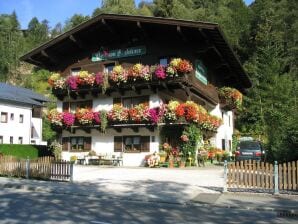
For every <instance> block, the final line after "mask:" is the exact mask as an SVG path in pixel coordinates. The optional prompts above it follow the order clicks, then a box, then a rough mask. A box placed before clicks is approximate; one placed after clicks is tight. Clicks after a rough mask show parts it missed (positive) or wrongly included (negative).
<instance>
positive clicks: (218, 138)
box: [210, 105, 234, 151]
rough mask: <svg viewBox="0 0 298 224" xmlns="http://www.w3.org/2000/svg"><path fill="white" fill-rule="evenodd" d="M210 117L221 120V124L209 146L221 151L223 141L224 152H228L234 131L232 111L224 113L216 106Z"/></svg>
mask: <svg viewBox="0 0 298 224" xmlns="http://www.w3.org/2000/svg"><path fill="white" fill-rule="evenodd" d="M210 113H211V114H212V115H215V116H217V117H220V118H222V120H223V124H222V125H221V126H220V127H219V128H218V130H217V134H216V135H215V137H214V138H212V139H211V144H213V145H214V146H216V147H217V148H220V149H222V139H225V147H226V151H229V150H230V148H229V141H231V142H232V135H233V131H234V118H233V112H232V111H224V110H221V109H220V106H219V105H217V106H216V107H215V108H214V109H213V110H212V111H211V112H210Z"/></svg>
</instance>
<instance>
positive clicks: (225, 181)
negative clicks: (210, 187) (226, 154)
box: [222, 160, 228, 193]
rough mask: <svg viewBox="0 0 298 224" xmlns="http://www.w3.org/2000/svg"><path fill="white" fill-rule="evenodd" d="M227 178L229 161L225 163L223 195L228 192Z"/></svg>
mask: <svg viewBox="0 0 298 224" xmlns="http://www.w3.org/2000/svg"><path fill="white" fill-rule="evenodd" d="M227 176H228V162H227V160H225V161H224V185H223V191H222V192H223V193H224V192H227V191H228V189H227Z"/></svg>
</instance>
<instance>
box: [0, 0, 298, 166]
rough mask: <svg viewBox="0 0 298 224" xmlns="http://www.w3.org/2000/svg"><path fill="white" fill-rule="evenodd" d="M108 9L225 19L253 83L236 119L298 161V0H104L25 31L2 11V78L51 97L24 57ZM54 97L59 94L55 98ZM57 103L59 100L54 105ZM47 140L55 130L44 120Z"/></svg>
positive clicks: (281, 156)
mask: <svg viewBox="0 0 298 224" xmlns="http://www.w3.org/2000/svg"><path fill="white" fill-rule="evenodd" d="M100 13H118V14H132V15H145V16H158V17H171V18H179V19H188V20H196V21H208V22H216V23H218V24H220V26H221V28H222V30H223V31H224V33H225V35H226V37H227V39H228V40H229V42H230V44H231V46H232V47H233V49H234V51H235V52H236V54H237V55H238V57H239V59H240V61H241V62H242V64H243V66H244V69H245V70H246V72H247V74H248V75H249V77H250V79H251V80H252V82H253V87H252V88H251V89H249V90H248V92H247V93H246V96H245V97H244V106H243V109H242V112H241V113H240V114H239V116H238V118H237V121H236V129H237V133H236V135H242V136H254V137H255V138H257V139H259V140H261V141H262V142H264V143H266V149H267V150H268V152H269V153H268V156H269V159H270V160H273V159H277V160H279V161H291V160H297V159H298V110H297V103H298V102H297V101H298V99H297V96H298V19H297V17H298V4H297V2H296V0H255V1H254V2H253V3H252V4H251V5H249V6H247V5H245V3H244V2H243V1H242V0H209V1H206V0H153V1H150V2H148V1H143V2H141V3H140V4H139V5H138V6H136V5H135V3H134V0H103V1H102V5H101V6H99V7H98V8H96V9H94V12H93V14H92V15H90V16H83V15H81V14H75V15H73V16H72V17H71V18H69V19H68V20H67V21H66V22H65V23H63V24H62V23H58V24H56V25H55V26H54V27H49V21H47V20H43V21H39V20H38V19H37V18H32V20H31V21H30V22H29V24H28V28H27V29H26V30H21V29H20V23H19V21H18V18H17V15H16V13H15V12H12V14H9V15H8V14H1V15H0V81H1V82H8V83H12V84H17V85H20V86H24V87H26V88H30V89H33V90H34V91H37V92H39V93H42V94H46V95H47V96H49V97H51V94H50V88H49V86H48V84H47V79H48V77H49V72H48V71H46V70H43V69H40V68H38V67H34V66H32V65H29V64H26V63H23V62H21V61H19V57H20V56H21V55H22V54H24V53H25V52H27V51H29V50H31V49H33V48H34V47H36V46H38V45H40V44H42V43H44V42H45V41H47V40H49V39H51V38H54V37H56V36H57V35H59V34H61V33H63V32H65V31H67V30H69V29H71V28H73V27H75V26H77V25H78V24H80V23H82V22H84V21H86V20H88V19H89V18H91V17H93V16H96V15H98V14H100ZM53 99H54V98H53ZM49 107H53V105H49ZM44 129H45V130H44V135H45V136H44V138H45V140H51V139H53V138H54V133H53V132H51V131H50V130H49V125H48V124H47V123H46V124H45V125H44Z"/></svg>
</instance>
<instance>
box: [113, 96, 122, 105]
mask: <svg viewBox="0 0 298 224" xmlns="http://www.w3.org/2000/svg"><path fill="white" fill-rule="evenodd" d="M113 105H121V98H114V99H113Z"/></svg>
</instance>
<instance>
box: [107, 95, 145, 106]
mask: <svg viewBox="0 0 298 224" xmlns="http://www.w3.org/2000/svg"><path fill="white" fill-rule="evenodd" d="M141 103H145V104H148V105H149V96H142V97H127V98H122V99H121V98H115V99H114V102H113V104H122V105H123V107H126V108H132V107H134V106H136V105H139V104H141Z"/></svg>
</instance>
